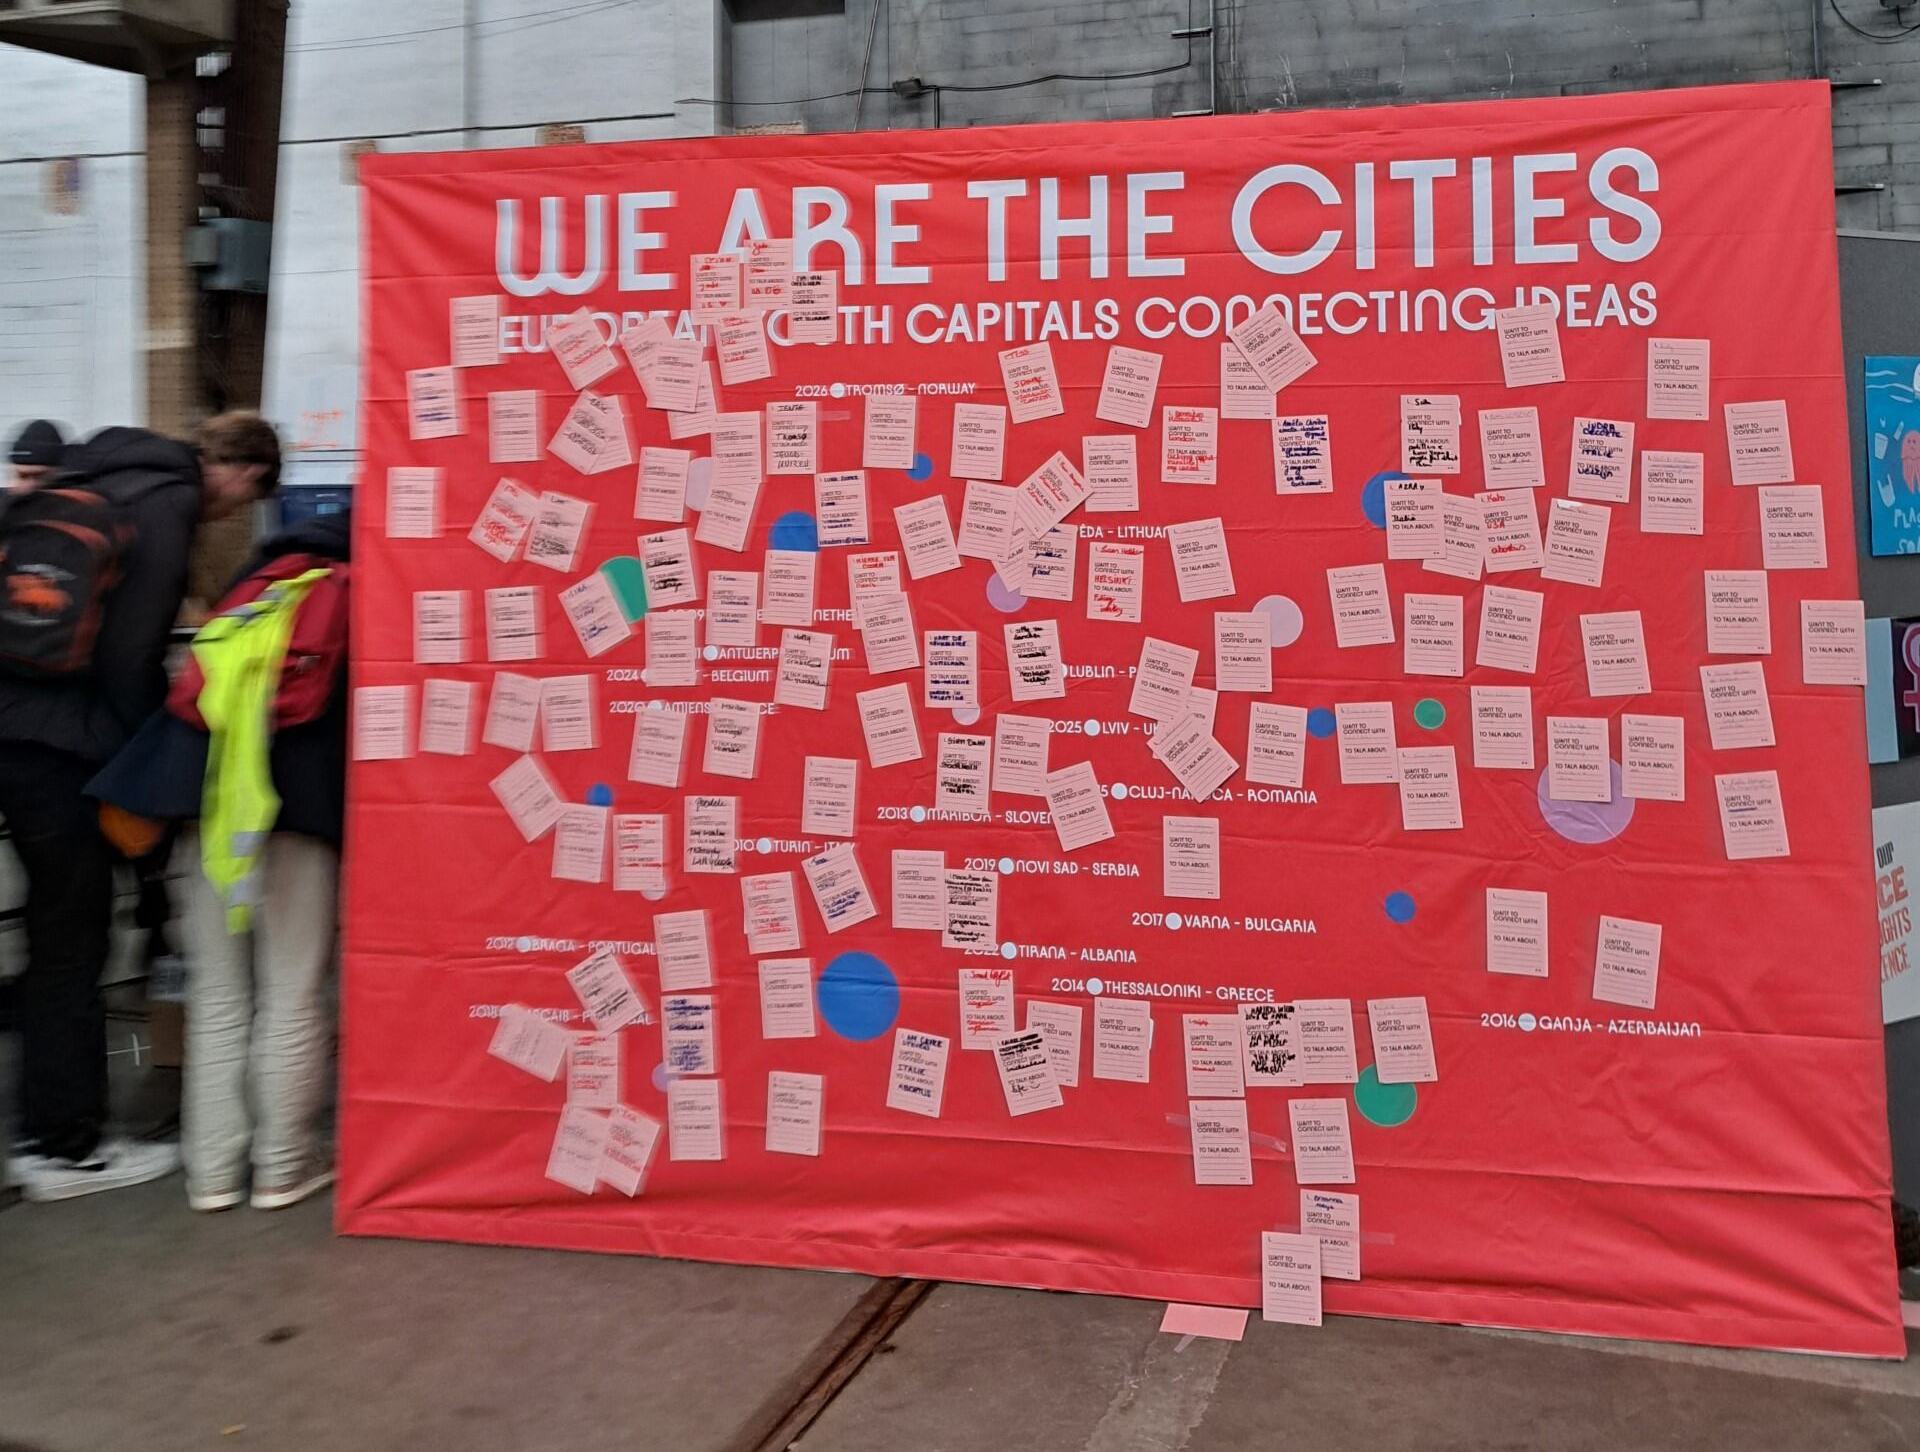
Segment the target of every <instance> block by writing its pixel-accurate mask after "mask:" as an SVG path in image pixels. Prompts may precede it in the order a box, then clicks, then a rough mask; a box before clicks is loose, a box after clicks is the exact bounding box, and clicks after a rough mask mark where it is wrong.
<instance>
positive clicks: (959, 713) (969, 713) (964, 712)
mask: <svg viewBox="0 0 1920 1452" xmlns="http://www.w3.org/2000/svg"><path fill="white" fill-rule="evenodd" d="M953 719H954V720H955V721H956V722H957V723H959V724H960V725H962V726H971V725H972V724H973V723H974V722H975V721H978V720H979V719H980V708H979V707H978V706H955V707H954V708H953Z"/></svg>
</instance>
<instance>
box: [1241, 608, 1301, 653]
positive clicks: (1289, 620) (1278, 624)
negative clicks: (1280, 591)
mask: <svg viewBox="0 0 1920 1452" xmlns="http://www.w3.org/2000/svg"><path fill="white" fill-rule="evenodd" d="M1253 608H1254V609H1255V610H1257V611H1259V612H1260V613H1261V614H1262V615H1264V616H1266V617H1267V619H1268V620H1269V621H1271V622H1272V633H1273V647H1274V649H1275V650H1278V649H1279V648H1280V647H1281V646H1283V645H1292V644H1293V643H1294V642H1295V641H1296V640H1298V639H1299V638H1300V631H1301V630H1302V629H1303V628H1304V627H1305V625H1306V617H1305V616H1303V615H1301V613H1300V606H1299V604H1298V603H1297V602H1296V601H1295V600H1294V599H1293V598H1292V597H1291V596H1288V595H1267V596H1264V597H1262V598H1261V599H1260V600H1258V601H1256V602H1255V604H1254V607H1253Z"/></svg>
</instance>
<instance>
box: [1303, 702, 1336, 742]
mask: <svg viewBox="0 0 1920 1452" xmlns="http://www.w3.org/2000/svg"><path fill="white" fill-rule="evenodd" d="M1339 724H1340V723H1339V719H1338V718H1337V717H1336V716H1335V715H1334V714H1333V712H1331V711H1329V710H1328V709H1327V708H1326V707H1325V706H1315V707H1314V708H1313V709H1312V710H1311V711H1309V712H1307V735H1309V736H1316V737H1318V738H1319V739H1320V740H1322V741H1325V740H1326V739H1327V738H1328V737H1329V736H1331V735H1333V733H1334V731H1335V729H1336V728H1337V727H1338V726H1339Z"/></svg>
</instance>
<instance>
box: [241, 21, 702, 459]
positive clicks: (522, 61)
mask: <svg viewBox="0 0 1920 1452" xmlns="http://www.w3.org/2000/svg"><path fill="white" fill-rule="evenodd" d="M469 11H470V12H471V16H472V19H473V21H474V22H475V23H474V25H473V27H472V29H471V31H468V30H467V29H466V28H465V26H464V24H463V18H464V17H465V15H466V14H467V13H468V12H469ZM541 12H546V13H545V14H544V15H543V14H541ZM529 17H531V18H529ZM401 31H405V32H413V33H412V34H406V35H398V36H396V35H394V34H393V33H394V32H401ZM383 35H386V36H391V37H392V38H390V39H385V40H378V39H374V40H367V39H361V37H379V36H383ZM468 35H471V37H472V44H473V49H472V52H471V73H472V82H473V83H472V86H471V88H470V89H469V87H468V85H467V74H468V66H469V57H468V55H467V54H466V52H465V50H464V45H465V43H466V37H467V36H468ZM722 39H723V37H722V34H721V30H720V25H719V21H718V18H717V11H716V4H715V0H622V3H617V4H608V3H605V0H578V3H576V4H574V5H572V6H569V7H566V8H564V9H563V8H561V7H560V6H558V5H557V4H546V5H529V4H528V3H527V0H414V3H412V4H409V5H407V6H394V5H391V4H384V3H380V0H327V3H326V4H324V5H315V4H308V5H302V6H298V7H296V9H295V11H294V20H293V23H292V26H291V28H290V30H289V33H288V47H289V48H288V54H287V110H286V121H285V124H284V127H283V145H282V146H281V150H280V202H279V213H280V215H279V219H278V225H277V227H276V228H275V243H274V258H273V291H272V300H273V308H272V320H271V323H270V325H269V329H268V349H267V407H268V411H269V412H270V413H271V414H272V416H273V417H274V418H275V419H276V420H278V421H280V422H281V423H282V424H283V425H284V426H285V427H287V428H288V429H289V430H290V431H291V432H292V435H293V437H294V438H295V440H296V441H297V442H298V443H300V444H301V445H302V446H303V447H305V448H306V449H308V450H309V451H311V452H313V453H315V454H334V453H337V452H338V451H340V450H342V449H347V448H351V446H352V444H353V441H354V431H355V410H356V403H357V382H356V380H357V365H356V359H357V357H358V352H359V335H360V295H359V270H358V264H359V257H358V248H359V235H360V216H359V189H358V188H357V187H356V186H354V185H353V183H352V182H351V180H350V179H349V175H350V171H349V168H348V167H347V164H346V161H345V156H344V152H345V148H346V145H347V142H348V140H350V139H352V138H359V137H378V138H381V139H380V141H379V145H380V147H381V148H382V149H383V150H396V151H438V150H449V149H458V148H460V147H461V146H463V145H467V144H471V145H474V146H488V147H503V146H528V145H531V144H532V143H533V141H534V139H535V132H536V129H537V128H538V127H539V126H540V125H542V124H545V123H548V122H555V121H573V120H577V119H580V118H583V117H595V116H618V117H641V118H644V119H638V120H620V121H595V122H591V123H590V124H588V125H587V127H586V134H587V138H588V139H589V140H591V141H621V140H636V139H645V138H649V137H658V136H673V135H681V134H686V133H687V132H704V131H707V130H709V129H711V126H712V121H713V116H712V112H711V110H710V109H709V108H705V107H694V108H680V107H676V105H675V99H676V97H678V96H681V95H686V94H713V88H714V87H715V86H717V85H718V84H719V83H720V76H719V58H720V52H721V44H722ZM688 86H692V87H696V88H705V89H704V90H696V91H694V92H692V93H689V92H688V91H686V90H685V89H683V88H685V87H688ZM467 128H473V129H472V130H471V131H469V130H468V129H467ZM340 472H341V473H342V474H343V475H344V472H345V470H344V466H343V468H342V469H341V470H340Z"/></svg>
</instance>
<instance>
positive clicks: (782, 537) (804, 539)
mask: <svg viewBox="0 0 1920 1452" xmlns="http://www.w3.org/2000/svg"><path fill="white" fill-rule="evenodd" d="M767 548H768V549H773V550H811V551H817V550H818V549H819V548H820V526H819V524H817V523H816V522H815V520H814V517H813V516H812V515H811V514H808V513H807V512H806V510H804V509H789V510H788V511H787V512H786V513H785V514H783V515H781V516H780V517H779V518H778V519H776V520H775V521H774V522H773V524H772V525H771V526H769V528H768V529H767Z"/></svg>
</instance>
